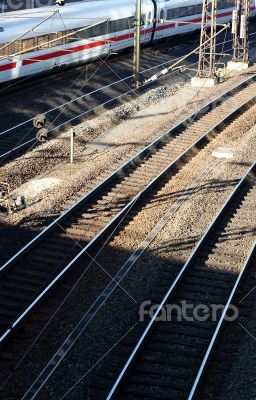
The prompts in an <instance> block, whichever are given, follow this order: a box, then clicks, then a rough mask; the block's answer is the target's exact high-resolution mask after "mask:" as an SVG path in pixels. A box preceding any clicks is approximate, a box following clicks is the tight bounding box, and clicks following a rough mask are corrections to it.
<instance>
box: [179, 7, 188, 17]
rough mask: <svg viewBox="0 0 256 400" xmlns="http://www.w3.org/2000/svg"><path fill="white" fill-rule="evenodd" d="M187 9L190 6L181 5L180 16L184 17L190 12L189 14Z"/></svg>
mask: <svg viewBox="0 0 256 400" xmlns="http://www.w3.org/2000/svg"><path fill="white" fill-rule="evenodd" d="M187 11H188V8H187V7H180V8H179V16H178V17H179V18H182V17H186V16H187V15H188V14H187Z"/></svg>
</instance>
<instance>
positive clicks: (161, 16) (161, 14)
mask: <svg viewBox="0 0 256 400" xmlns="http://www.w3.org/2000/svg"><path fill="white" fill-rule="evenodd" d="M165 20H166V10H165V7H164V6H160V7H159V9H158V13H157V25H156V32H155V38H156V39H160V38H162V37H164V35H165V30H164V26H165Z"/></svg>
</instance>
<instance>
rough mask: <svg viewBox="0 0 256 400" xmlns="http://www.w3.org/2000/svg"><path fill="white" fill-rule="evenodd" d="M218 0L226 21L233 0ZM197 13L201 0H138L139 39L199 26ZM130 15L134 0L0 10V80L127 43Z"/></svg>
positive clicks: (48, 68) (254, 2)
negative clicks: (140, 15)
mask: <svg viewBox="0 0 256 400" xmlns="http://www.w3.org/2000/svg"><path fill="white" fill-rule="evenodd" d="M218 3H219V4H218V15H217V20H218V22H219V23H224V22H227V21H230V19H231V17H232V10H233V8H234V0H219V1H218ZM255 5H256V0H250V12H251V15H252V16H254V15H255V14H256V7H255ZM201 13H202V1H201V0H172V1H170V0H142V19H143V21H144V25H143V26H142V36H141V37H142V43H149V42H153V41H156V40H160V39H162V38H166V37H170V36H173V35H177V34H178V35H182V34H185V33H187V32H190V31H193V30H196V29H199V28H200V22H201ZM133 19H134V0H122V1H120V0H111V1H110V0H107V1H106V0H105V1H104V0H98V1H88V2H77V3H70V4H67V5H65V6H64V7H57V6H51V7H42V8H39V9H33V10H22V11H16V12H9V13H3V14H0V82H7V81H10V80H13V79H17V78H22V77H27V76H32V75H36V74H39V73H43V72H47V71H51V70H56V69H59V68H61V67H63V66H69V65H72V64H76V63H81V62H89V61H92V60H96V59H98V58H99V57H102V56H104V55H106V54H108V53H109V52H118V51H120V50H122V49H125V48H128V47H130V46H132V45H133ZM43 21H44V22H43ZM99 22H101V23H100V24H98V25H95V24H97V23H99ZM184 22H189V23H186V24H184ZM93 24H94V26H91V25H93ZM85 27H88V29H86V30H83V29H84V28H85ZM77 30H78V31H79V32H77V33H75V32H76V31H77Z"/></svg>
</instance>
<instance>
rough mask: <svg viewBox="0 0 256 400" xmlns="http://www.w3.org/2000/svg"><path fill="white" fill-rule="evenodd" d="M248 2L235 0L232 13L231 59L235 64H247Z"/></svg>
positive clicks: (246, 0)
mask: <svg viewBox="0 0 256 400" xmlns="http://www.w3.org/2000/svg"><path fill="white" fill-rule="evenodd" d="M249 12H250V4H249V0H236V9H235V10H234V11H233V19H232V34H233V59H232V61H235V62H244V63H248V62H249V35H248V25H249Z"/></svg>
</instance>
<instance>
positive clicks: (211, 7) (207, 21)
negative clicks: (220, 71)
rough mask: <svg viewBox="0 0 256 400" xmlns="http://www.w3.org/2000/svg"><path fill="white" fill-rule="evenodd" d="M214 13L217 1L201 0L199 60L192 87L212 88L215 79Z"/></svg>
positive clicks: (215, 30) (215, 34) (215, 32)
mask: <svg viewBox="0 0 256 400" xmlns="http://www.w3.org/2000/svg"><path fill="white" fill-rule="evenodd" d="M216 13H217V0H203V9H202V23H201V36H200V48H199V60H198V69H197V75H196V77H194V78H192V80H191V85H192V86H197V87H199V86H204V87H210V86H214V85H215V83H216V82H217V77H216V67H215V59H216V36H217V29H216Z"/></svg>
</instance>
